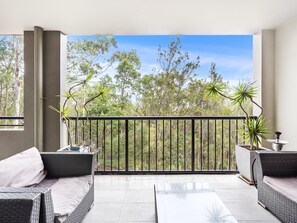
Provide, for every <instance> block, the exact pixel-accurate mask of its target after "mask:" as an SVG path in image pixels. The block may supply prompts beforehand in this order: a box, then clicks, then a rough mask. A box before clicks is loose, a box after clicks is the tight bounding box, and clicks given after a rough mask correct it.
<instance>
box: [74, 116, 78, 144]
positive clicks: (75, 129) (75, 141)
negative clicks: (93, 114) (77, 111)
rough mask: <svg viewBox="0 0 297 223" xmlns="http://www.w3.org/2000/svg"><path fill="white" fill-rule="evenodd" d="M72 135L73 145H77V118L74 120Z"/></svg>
mask: <svg viewBox="0 0 297 223" xmlns="http://www.w3.org/2000/svg"><path fill="white" fill-rule="evenodd" d="M74 134H75V135H74V138H75V139H74V143H75V144H78V142H77V141H78V139H77V138H78V137H77V136H78V132H77V118H76V119H75V127H74Z"/></svg>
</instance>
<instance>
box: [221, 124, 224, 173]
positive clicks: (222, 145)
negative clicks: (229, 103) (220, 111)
mask: <svg viewBox="0 0 297 223" xmlns="http://www.w3.org/2000/svg"><path fill="white" fill-rule="evenodd" d="M221 140H222V144H221V147H222V154H221V156H222V157H221V159H222V160H221V163H222V170H224V120H223V119H222V139H221Z"/></svg>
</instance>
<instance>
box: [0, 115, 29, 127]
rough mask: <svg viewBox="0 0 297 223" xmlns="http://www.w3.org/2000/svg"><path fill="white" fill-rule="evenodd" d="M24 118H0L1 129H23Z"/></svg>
mask: <svg viewBox="0 0 297 223" xmlns="http://www.w3.org/2000/svg"><path fill="white" fill-rule="evenodd" d="M23 128H24V117H21V116H0V129H23Z"/></svg>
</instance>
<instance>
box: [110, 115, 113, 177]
mask: <svg viewBox="0 0 297 223" xmlns="http://www.w3.org/2000/svg"><path fill="white" fill-rule="evenodd" d="M112 130H113V129H112V120H110V168H111V171H112V166H113V165H112V164H113V163H112V161H113V159H112V149H113V148H112V143H113V139H112Z"/></svg>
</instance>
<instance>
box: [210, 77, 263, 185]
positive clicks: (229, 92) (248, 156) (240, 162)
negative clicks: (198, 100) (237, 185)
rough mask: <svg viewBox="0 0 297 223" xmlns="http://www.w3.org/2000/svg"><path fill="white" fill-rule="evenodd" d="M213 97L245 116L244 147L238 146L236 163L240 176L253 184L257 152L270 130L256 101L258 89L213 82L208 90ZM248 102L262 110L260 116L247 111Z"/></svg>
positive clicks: (240, 83) (242, 133)
mask: <svg viewBox="0 0 297 223" xmlns="http://www.w3.org/2000/svg"><path fill="white" fill-rule="evenodd" d="M207 91H208V94H209V95H210V96H212V97H217V96H220V97H224V98H226V99H228V100H230V101H231V102H232V103H233V104H235V105H238V106H239V107H240V109H241V110H242V111H243V113H244V115H245V120H244V127H245V128H244V129H243V130H240V133H241V135H242V136H243V145H236V163H237V167H238V171H239V173H240V176H241V177H242V178H243V179H244V180H246V181H247V182H248V183H250V184H252V183H253V177H252V176H253V175H252V174H253V173H252V163H253V161H254V159H255V157H256V150H259V145H260V143H261V140H262V139H266V134H267V133H268V129H267V128H266V127H265V120H264V117H263V108H262V107H261V106H260V105H259V104H258V103H257V102H256V101H255V100H254V98H255V96H256V93H257V88H256V87H255V86H254V83H253V82H250V81H242V82H239V83H238V84H237V85H236V86H235V87H233V88H229V89H228V88H225V86H224V85H223V84H222V83H217V82H212V83H210V84H209V86H208V88H207ZM246 102H251V103H252V104H253V105H255V106H257V107H258V108H259V109H260V114H259V115H258V116H251V115H250V114H249V112H248V111H247V109H246V107H245V106H246Z"/></svg>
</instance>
